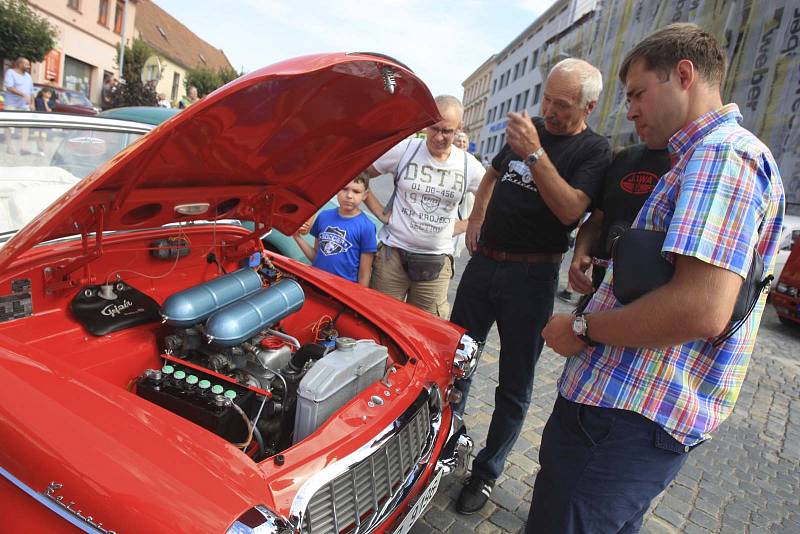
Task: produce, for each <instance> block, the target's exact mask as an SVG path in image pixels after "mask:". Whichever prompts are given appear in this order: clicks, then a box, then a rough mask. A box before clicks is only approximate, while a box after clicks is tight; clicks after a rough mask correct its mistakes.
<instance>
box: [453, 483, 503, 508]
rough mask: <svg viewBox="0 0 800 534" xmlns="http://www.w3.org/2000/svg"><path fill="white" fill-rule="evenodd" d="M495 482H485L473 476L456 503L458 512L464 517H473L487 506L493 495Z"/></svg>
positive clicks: (462, 489)
mask: <svg viewBox="0 0 800 534" xmlns="http://www.w3.org/2000/svg"><path fill="white" fill-rule="evenodd" d="M492 488H494V480H484V479H482V478H480V477H476V476H472V477H470V479H469V480H468V481H467V483H466V484H465V485H464V487H463V488H461V494H460V495H459V496H458V501H457V502H456V511H457V512H458V513H460V514H464V515H472V514H474V513H475V512H477V511H478V510H480V509H481V508H483V506H484V505H485V504H486V501H488V500H489V495H491V494H492Z"/></svg>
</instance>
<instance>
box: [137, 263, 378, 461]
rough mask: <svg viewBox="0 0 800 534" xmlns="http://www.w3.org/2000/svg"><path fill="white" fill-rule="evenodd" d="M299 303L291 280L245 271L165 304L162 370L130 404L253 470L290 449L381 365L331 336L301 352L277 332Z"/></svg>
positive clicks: (148, 375) (368, 346)
mask: <svg viewBox="0 0 800 534" xmlns="http://www.w3.org/2000/svg"><path fill="white" fill-rule="evenodd" d="M271 274H274V273H271ZM304 300H305V295H304V292H303V288H302V286H301V285H300V284H299V283H298V282H297V281H296V280H293V279H291V278H285V277H284V278H281V279H279V280H277V281H276V280H275V277H274V276H271V275H269V276H267V275H265V273H264V271H263V270H256V269H253V268H244V269H240V270H238V271H235V272H233V273H230V274H226V275H223V276H220V277H218V278H215V279H214V280H211V281H209V282H205V283H202V284H199V285H196V286H193V287H190V288H188V289H186V290H183V291H180V292H178V293H175V294H173V295H171V296H170V297H169V298H167V300H166V301H165V302H164V304H163V306H162V307H161V310H160V314H161V317H162V320H163V322H164V323H165V324H166V325H168V326H169V327H170V333H169V334H167V335H166V336H165V337H164V339H163V354H162V358H163V359H164V365H163V366H162V367H161V368H160V369H147V370H145V371H144V372H143V373H142V374H141V375H140V376H139V377H138V378H137V379H136V381H135V388H136V393H137V395H139V396H140V397H143V398H145V399H147V400H149V401H151V402H153V403H155V404H158V405H159V406H161V407H163V408H166V409H167V410H170V411H172V412H174V413H176V414H178V415H180V416H181V417H184V418H186V419H188V420H190V421H192V422H194V423H196V424H198V425H200V426H202V427H204V428H206V429H208V430H210V431H211V432H214V433H215V434H217V435H219V436H221V437H223V438H224V439H226V440H228V441H230V442H231V443H233V444H234V445H236V446H237V447H240V448H242V449H243V450H244V451H246V453H247V454H248V455H250V456H251V458H253V460H254V461H260V460H262V459H264V458H267V457H270V456H273V455H275V454H277V453H278V452H280V451H282V450H284V449H286V448H288V447H290V446H291V445H292V444H293V443H297V442H298V441H300V440H302V439H304V438H305V437H307V436H308V435H310V434H311V433H313V432H314V431H315V430H316V429H317V428H319V426H321V425H322V424H323V423H324V422H325V421H326V420H327V419H328V418H329V417H330V415H331V414H333V413H334V412H335V411H336V410H337V409H339V408H340V407H342V406H343V405H344V404H346V403H347V402H349V401H350V400H351V399H352V398H354V397H355V396H356V395H358V393H360V392H361V391H363V390H364V389H366V388H367V387H368V386H369V385H371V384H373V383H375V382H376V381H378V380H380V379H381V378H382V377H383V376H384V373H385V371H386V364H387V360H388V351H387V348H386V347H385V346H382V345H379V344H377V343H375V342H374V341H372V340H355V339H351V338H347V337H339V336H337V334H336V332H335V330H334V329H332V328H330V329H329V330H328V332H327V333H326V335H325V336H324V339H319V340H318V342H315V343H306V344H303V345H301V344H300V343H299V342H298V341H297V339H295V338H294V337H292V336H291V335H290V334H287V333H285V332H283V331H282V330H281V328H280V326H279V325H280V321H281V319H283V318H285V317H287V316H289V315H291V314H293V313H295V312H297V311H298V310H300V309H301V308H302V306H303V303H304Z"/></svg>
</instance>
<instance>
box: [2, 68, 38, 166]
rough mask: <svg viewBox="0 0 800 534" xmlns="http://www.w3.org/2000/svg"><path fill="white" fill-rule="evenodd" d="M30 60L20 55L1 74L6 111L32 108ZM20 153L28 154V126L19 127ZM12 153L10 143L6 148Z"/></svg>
mask: <svg viewBox="0 0 800 534" xmlns="http://www.w3.org/2000/svg"><path fill="white" fill-rule="evenodd" d="M30 72H31V62H30V61H28V59H27V58H24V57H20V58H17V60H16V61H15V62H14V67H13V68H11V69H8V70H7V71H6V73H5V76H3V85H4V86H5V90H6V100H5V109H6V110H8V111H14V110H16V111H30V110H31V109H33V106H34V103H33V78H31V74H30ZM20 130H21V132H20V135H21V137H20V154H23V155H25V154H30V152H29V151H28V128H21V129H20ZM7 150H8V152H9V153H13V149H12V148H11V143H8V148H7Z"/></svg>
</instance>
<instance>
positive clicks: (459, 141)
mask: <svg viewBox="0 0 800 534" xmlns="http://www.w3.org/2000/svg"><path fill="white" fill-rule="evenodd" d="M453 145H455V146H456V147H458V148H460V149H461V150H463V151H464V152H466V151H467V149H468V148H469V136H468V135H467V134H466V132H457V133H456V136H455V138H454V139H453Z"/></svg>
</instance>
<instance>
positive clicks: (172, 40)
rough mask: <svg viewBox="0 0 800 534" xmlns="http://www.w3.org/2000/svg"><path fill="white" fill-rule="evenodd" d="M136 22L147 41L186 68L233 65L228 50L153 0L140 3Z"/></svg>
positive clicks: (137, 29)
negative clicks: (210, 42) (215, 46)
mask: <svg viewBox="0 0 800 534" xmlns="http://www.w3.org/2000/svg"><path fill="white" fill-rule="evenodd" d="M135 26H136V31H137V33H138V34H139V37H141V38H142V39H143V40H144V41H145V42H146V43H147V44H149V45H150V46H152V47H153V48H154V49H156V51H158V52H159V53H161V54H162V55H164V56H166V57H167V58H168V59H170V60H172V61H173V62H175V63H178V64H179V65H181V66H183V67H185V68H194V69H197V68H209V69H212V70H218V69H220V68H222V67H229V68H233V66H232V65H231V63H230V61H228V58H227V57H226V56H225V52H223V51H222V50H221V49H219V48H214V47H213V46H211V45H210V44H208V43H207V42H205V41H204V40H202V39H200V38H199V37H198V36H197V35H195V34H194V33H192V31H191V30H190V29H189V28H187V27H186V26H184V25H183V24H181V23H180V22H179V21H178V20H177V19H176V18H174V17H173V16H172V15H170V14H169V13H167V12H166V11H164V10H163V9H161V8H160V7H158V6H157V5H156V4H154V3H153V2H152V1H151V0H139V2H138V3H137V6H136V21H135Z"/></svg>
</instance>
